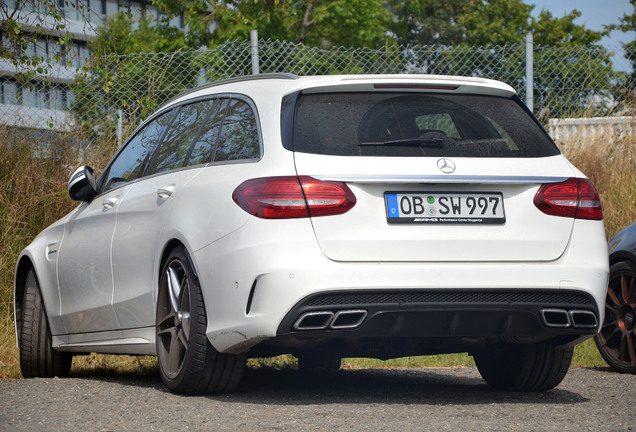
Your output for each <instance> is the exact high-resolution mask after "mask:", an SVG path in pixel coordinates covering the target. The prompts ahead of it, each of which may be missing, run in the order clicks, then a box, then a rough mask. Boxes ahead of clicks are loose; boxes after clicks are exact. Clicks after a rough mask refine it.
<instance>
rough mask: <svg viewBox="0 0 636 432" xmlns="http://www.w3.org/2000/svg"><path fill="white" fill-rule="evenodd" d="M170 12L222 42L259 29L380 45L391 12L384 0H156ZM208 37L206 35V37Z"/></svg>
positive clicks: (288, 37)
mask: <svg viewBox="0 0 636 432" xmlns="http://www.w3.org/2000/svg"><path fill="white" fill-rule="evenodd" d="M154 4H155V5H157V6H158V7H160V8H162V9H163V10H166V11H167V12H169V13H183V14H184V16H185V17H186V22H187V23H188V24H189V25H190V26H191V29H194V31H197V32H207V31H208V29H209V28H210V24H211V23H214V26H215V30H214V32H212V34H211V35H210V37H209V39H210V40H211V41H212V44H214V45H218V44H219V43H222V42H224V41H227V40H234V39H242V40H245V39H247V38H249V33H250V31H251V30H258V32H259V36H260V37H261V38H263V39H275V40H284V41H289V42H297V43H300V42H302V43H304V44H306V45H308V46H318V47H321V48H330V47H332V46H337V45H342V46H348V47H369V48H374V47H381V46H384V45H385V44H386V43H387V40H388V36H387V34H386V33H387V29H388V22H389V20H390V19H391V15H390V13H389V11H388V10H386V9H385V8H384V6H383V1H382V0H221V1H205V0H186V1H176V0H155V1H154ZM202 39H205V38H202Z"/></svg>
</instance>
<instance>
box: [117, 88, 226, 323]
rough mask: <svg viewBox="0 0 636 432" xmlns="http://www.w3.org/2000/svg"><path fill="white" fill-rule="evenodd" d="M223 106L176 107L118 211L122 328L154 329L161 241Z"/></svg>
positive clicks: (207, 149) (206, 152) (217, 102)
mask: <svg viewBox="0 0 636 432" xmlns="http://www.w3.org/2000/svg"><path fill="white" fill-rule="evenodd" d="M226 105H227V99H209V100H203V101H198V102H195V103H192V104H188V105H184V106H182V107H179V108H177V109H176V110H177V114H176V116H175V119H174V121H172V123H171V125H170V127H169V128H168V129H167V131H166V133H165V134H164V136H163V138H162V140H161V142H160V144H159V145H158V146H157V149H156V151H155V153H154V154H153V156H152V158H151V159H150V161H149V163H148V167H147V169H146V173H145V178H144V179H143V180H142V181H139V182H137V183H136V184H135V185H134V187H133V188H132V190H131V192H130V193H129V194H128V195H127V196H126V198H125V199H124V200H123V202H122V203H121V206H120V207H119V210H118V217H117V227H116V228H115V232H114V235H113V254H112V258H113V275H114V286H115V292H114V297H113V298H114V308H115V312H116V314H117V317H118V320H119V322H120V323H121V325H122V328H124V329H127V328H140V327H149V326H154V325H155V308H154V304H155V303H154V299H155V297H156V293H155V288H156V286H157V284H158V276H159V275H158V271H157V269H158V267H159V265H160V263H159V262H158V261H159V260H160V257H161V252H162V250H163V246H164V242H162V239H164V238H166V239H167V238H172V236H173V235H174V233H172V232H171V229H172V227H171V226H167V225H166V220H167V219H168V218H169V216H170V214H171V213H172V212H178V211H179V209H176V208H175V202H176V201H177V196H178V195H179V193H180V191H182V190H183V188H185V187H187V186H186V185H187V184H188V182H189V181H190V180H191V179H193V178H194V177H196V176H197V175H198V174H199V173H200V172H201V170H203V169H204V167H205V165H206V164H207V163H209V162H210V161H211V160H212V152H213V149H214V146H215V144H216V140H217V139H218V130H219V128H220V125H221V122H222V120H223V115H224V112H225V109H226ZM177 216H178V217H186V218H187V215H181V216H179V215H177Z"/></svg>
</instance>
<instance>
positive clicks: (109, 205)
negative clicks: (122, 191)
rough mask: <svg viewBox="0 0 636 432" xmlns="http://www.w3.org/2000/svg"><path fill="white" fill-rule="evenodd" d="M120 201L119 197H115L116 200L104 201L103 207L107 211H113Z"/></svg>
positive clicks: (108, 199) (107, 199)
mask: <svg viewBox="0 0 636 432" xmlns="http://www.w3.org/2000/svg"><path fill="white" fill-rule="evenodd" d="M118 200H119V198H117V197H115V198H106V199H105V200H104V201H102V207H104V209H105V210H109V209H112V208H113V207H115V204H117V201H118Z"/></svg>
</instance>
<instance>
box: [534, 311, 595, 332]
mask: <svg viewBox="0 0 636 432" xmlns="http://www.w3.org/2000/svg"><path fill="white" fill-rule="evenodd" d="M541 319H542V320H543V323H544V324H545V325H546V326H548V327H562V328H566V327H575V328H596V327H598V319H597V318H596V314H595V313H594V312H592V311H589V310H579V309H573V310H570V311H567V310H565V309H550V308H547V309H541Z"/></svg>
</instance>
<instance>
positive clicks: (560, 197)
mask: <svg viewBox="0 0 636 432" xmlns="http://www.w3.org/2000/svg"><path fill="white" fill-rule="evenodd" d="M534 205H535V206H537V208H538V209H539V210H541V211H542V212H543V213H545V214H549V215H552V216H563V217H571V218H576V219H591V220H602V219H603V209H602V208H601V199H600V198H599V196H598V192H596V189H595V188H594V185H592V183H591V182H590V181H589V180H587V179H580V178H570V179H567V180H566V181H564V182H562V183H550V184H544V185H542V186H541V187H540V188H539V190H538V191H537V194H536V195H535V196H534Z"/></svg>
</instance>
